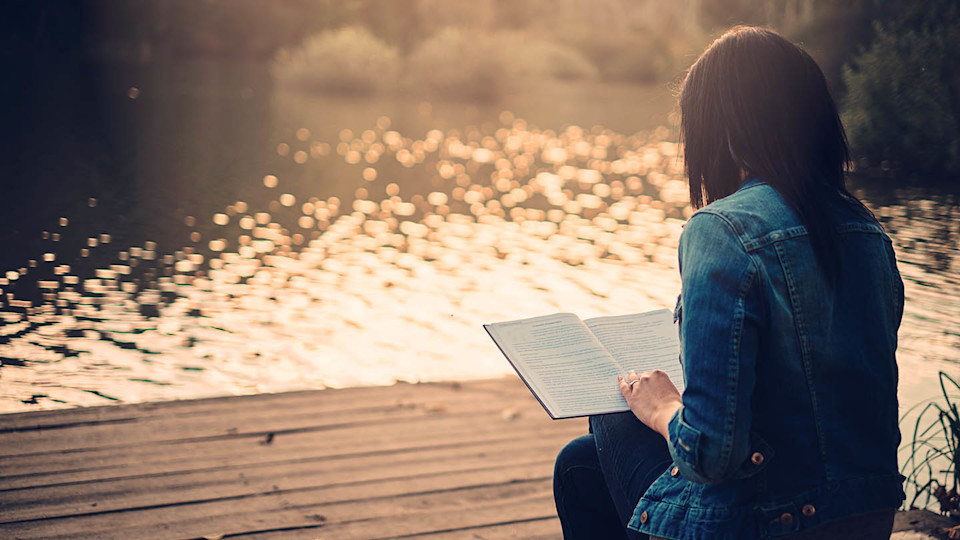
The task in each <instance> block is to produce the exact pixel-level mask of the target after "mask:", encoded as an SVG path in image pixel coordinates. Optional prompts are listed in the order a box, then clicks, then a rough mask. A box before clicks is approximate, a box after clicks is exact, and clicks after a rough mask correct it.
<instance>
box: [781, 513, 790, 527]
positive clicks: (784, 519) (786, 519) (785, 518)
mask: <svg viewBox="0 0 960 540" xmlns="http://www.w3.org/2000/svg"><path fill="white" fill-rule="evenodd" d="M780 524H781V525H783V526H784V527H789V526H791V525H793V514H791V513H790V512H784V513H783V514H781V515H780Z"/></svg>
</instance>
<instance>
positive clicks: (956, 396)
mask: <svg viewBox="0 0 960 540" xmlns="http://www.w3.org/2000/svg"><path fill="white" fill-rule="evenodd" d="M940 390H941V392H942V396H938V397H937V398H932V400H926V401H924V402H921V403H919V404H917V405H915V406H913V407H911V408H910V409H909V410H908V411H907V412H906V413H905V414H904V416H903V417H902V418H901V419H900V421H901V423H902V422H904V421H905V420H906V418H907V417H908V416H909V415H911V414H912V413H913V412H914V411H916V410H917V409H919V411H920V412H919V414H918V416H917V419H916V422H915V423H914V428H913V439H912V440H911V441H910V447H909V456H908V457H907V459H906V461H905V462H904V464H903V467H902V469H901V473H903V475H904V476H906V477H907V478H906V485H907V487H908V488H913V491H914V495H913V498H912V499H911V500H910V504H909V505H907V508H915V507H917V502H918V501H920V499H921V498H922V497H924V496H925V498H924V500H923V504H922V506H923V507H924V508H929V507H930V505H931V502H932V501H933V500H936V501H937V502H938V503H939V505H940V508H939V510H940V513H941V514H948V515H954V516H956V515H957V514H958V513H960V507H958V503H960V498H958V488H960V477H958V470H960V452H958V448H960V408H958V400H960V384H958V383H957V381H956V380H955V379H954V378H953V377H951V376H949V375H947V374H946V373H945V372H943V371H941V372H940ZM941 397H942V401H940V398H941ZM934 400H936V401H934Z"/></svg>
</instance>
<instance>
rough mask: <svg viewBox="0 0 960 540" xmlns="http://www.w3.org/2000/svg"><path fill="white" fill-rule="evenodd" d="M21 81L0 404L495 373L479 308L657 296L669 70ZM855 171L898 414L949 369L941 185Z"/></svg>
mask: <svg viewBox="0 0 960 540" xmlns="http://www.w3.org/2000/svg"><path fill="white" fill-rule="evenodd" d="M25 88H26V89H25V90H23V92H22V94H21V95H20V99H21V103H19V106H18V107H16V108H15V110H14V112H13V113H12V114H13V117H12V118H13V120H12V121H11V122H9V123H8V127H9V128H10V129H11V133H10V134H9V136H8V137H7V139H8V140H9V144H7V145H6V148H5V149H4V153H3V155H2V157H3V164H4V165H3V170H4V172H5V180H4V182H5V184H6V187H5V195H6V196H5V197H4V201H3V216H2V223H3V227H4V231H5V232H6V234H5V235H3V238H0V247H2V251H0V253H3V255H2V259H0V289H2V299H0V362H2V367H0V412H14V411H27V410H38V409H47V408H57V407H72V406H82V405H100V404H109V403H115V402H136V401H146V400H166V399H181V398H191V397H201V396H212V395H224V394H244V393H255V392H275V391H283V390H294V389H304V388H324V387H343V386H356V385H371V384H389V383H391V382H394V381H397V380H404V381H428V380H450V379H470V378H480V377H491V376H498V375H502V374H506V373H510V372H511V370H510V367H509V365H508V364H507V362H506V361H505V360H504V359H503V358H502V356H501V355H500V353H499V352H498V350H497V349H496V347H495V346H494V345H493V343H492V342H491V341H490V340H489V338H488V337H487V336H486V334H485V333H484V331H483V330H482V328H481V324H482V323H486V322H493V321H500V320H507V319H515V318H521V317H527V316H534V315H541V314H546V313H552V312H556V311H572V312H576V313H578V314H579V315H581V316H583V317H589V316H596V315H612V314H623V313H631V312H636V311H642V310H649V309H654V308H658V307H672V306H673V303H674V301H675V299H676V295H677V293H678V289H679V279H678V276H677V271H676V244H677V238H678V236H679V233H680V227H681V224H682V223H683V220H684V219H685V218H686V217H687V216H688V215H689V213H690V209H689V207H688V205H687V203H686V201H687V194H686V188H685V182H684V179H683V176H682V166H681V163H680V162H679V160H678V159H677V145H676V144H675V142H676V136H675V134H674V133H672V132H671V131H670V130H669V129H666V128H662V127H661V128H658V127H657V126H661V125H669V124H670V120H671V118H670V113H671V111H672V108H673V98H672V97H671V93H670V91H669V89H668V87H666V86H663V87H652V88H637V87H629V86H622V87H617V86H609V85H599V84H586V83H585V84H563V85H543V86H542V87H539V88H530V89H526V90H524V91H523V92H520V93H518V94H516V95H511V96H506V97H505V98H504V99H503V100H502V101H500V102H497V103H492V104H486V105H476V104H471V103H464V102H459V101H456V99H455V96H452V97H451V99H446V100H436V99H434V100H432V101H428V100H423V99H416V98H411V97H409V96H407V97H391V96H378V97H367V98H349V97H320V96H305V95H301V94H297V93H294V92H288V91H283V90H280V89H275V88H273V87H272V85H271V82H270V79H269V77H268V76H267V75H266V71H265V70H264V69H263V67H262V66H224V65H217V64H209V65H189V66H183V65H180V66H132V67H131V66H127V67H124V68H122V69H121V68H117V67H105V66H70V67H69V68H64V69H62V70H59V71H56V72H51V73H43V74H38V75H35V76H34V77H32V78H30V79H29V81H28V84H26V85H25ZM853 187H854V190H855V192H856V193H857V195H858V196H860V197H861V198H863V199H864V200H865V201H866V202H867V203H868V206H870V208H871V209H873V211H874V212H875V213H876V214H877V215H878V217H879V218H880V219H881V221H882V222H883V223H884V225H885V226H886V227H887V228H888V230H889V231H890V233H891V234H892V236H893V237H894V239H895V242H896V250H897V255H898V258H899V260H900V269H901V273H902V275H903V278H904V282H905V287H906V296H907V304H906V310H905V314H904V320H903V325H902V328H901V332H900V349H899V356H898V357H899V363H900V375H901V402H902V405H903V407H904V409H905V408H906V407H907V406H909V405H912V404H916V403H918V402H920V401H921V400H923V399H924V398H928V397H933V396H935V395H936V394H937V393H938V392H939V387H938V385H937V372H938V371H940V370H946V371H948V372H950V373H958V372H960V250H958V235H960V219H958V218H960V208H958V194H957V193H956V192H955V191H950V190H949V189H942V188H936V187H925V188H924V187H906V186H903V185H897V184H893V183H886V184H879V183H876V182H873V183H862V185H859V184H858V185H855V186H853Z"/></svg>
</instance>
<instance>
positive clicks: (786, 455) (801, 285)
mask: <svg viewBox="0 0 960 540" xmlns="http://www.w3.org/2000/svg"><path fill="white" fill-rule="evenodd" d="M831 206H832V208H833V209H834V210H835V214H834V215H835V216H836V218H837V223H838V227H837V231H836V233H837V235H838V238H839V240H840V247H841V251H842V256H841V275H840V277H839V280H838V282H837V283H836V284H835V286H834V288H833V289H832V291H833V292H831V288H830V287H829V286H828V285H827V284H826V282H825V277H824V275H823V273H822V272H821V271H820V270H819V267H818V265H817V263H816V259H815V257H814V254H813V250H812V247H811V244H810V242H809V240H808V238H807V232H806V229H804V227H803V226H802V225H801V224H800V221H799V220H798V218H797V217H796V214H795V213H794V212H793V211H792V210H791V209H790V207H789V206H787V204H786V203H785V202H784V200H783V199H782V198H781V197H780V195H779V194H778V193H777V191H776V190H775V189H774V188H772V187H771V186H769V185H768V184H766V183H764V182H763V181H761V180H757V179H748V180H747V181H746V182H744V184H743V185H742V186H741V187H740V189H739V190H738V191H737V192H736V193H734V194H732V195H730V196H728V197H725V198H723V199H721V200H719V201H716V202H714V203H712V204H710V205H707V206H706V207H704V208H702V209H701V210H700V211H698V212H697V213H695V214H694V215H693V216H692V217H691V218H690V220H689V222H688V223H687V224H686V226H685V228H684V231H683V234H682V235H681V238H680V276H681V281H682V286H683V289H682V293H681V297H680V299H678V302H677V309H676V318H677V320H678V322H679V327H680V343H681V359H682V361H683V366H684V376H685V379H686V389H685V390H684V393H683V407H682V408H681V409H680V410H679V411H678V412H677V414H676V415H674V417H673V418H672V419H671V421H670V425H669V431H670V433H669V434H670V439H669V441H668V446H669V449H670V454H671V456H672V457H673V460H674V463H673V465H672V466H671V467H670V468H669V469H668V470H667V471H666V472H664V474H663V475H661V476H660V477H659V478H658V479H657V480H656V481H654V483H653V484H652V485H651V486H650V488H649V489H648V490H647V492H646V493H645V494H644V496H643V498H641V500H640V502H639V503H638V504H637V507H636V510H635V512H634V514H633V518H632V519H631V521H630V523H629V526H630V528H632V529H636V530H639V531H641V532H644V533H648V534H651V535H654V536H661V537H665V538H672V539H698V540H700V539H711V540H712V539H727V538H729V539H737V540H750V539H754V538H775V537H778V536H782V535H787V534H790V533H794V532H798V531H801V530H805V529H808V528H810V527H815V526H817V525H821V524H824V523H826V522H828V521H831V520H835V519H839V518H842V517H846V516H851V515H855V514H862V513H866V512H870V511H874V510H881V509H892V508H896V507H897V506H899V505H900V503H901V501H902V500H903V498H904V493H903V488H902V482H903V477H902V476H901V475H900V474H899V470H898V466H897V447H898V445H899V443H900V431H899V428H898V425H897V417H898V410H897V365H896V359H895V356H894V353H895V350H896V347H897V328H898V326H899V324H900V318H901V316H902V313H903V284H902V282H901V280H900V275H899V273H898V271H897V267H896V260H895V259H894V253H893V248H892V246H891V242H890V238H889V237H888V236H887V235H886V233H885V232H884V231H883V229H882V228H881V226H880V225H879V224H878V223H877V222H876V220H875V219H874V218H873V217H872V216H871V215H869V212H867V211H866V210H865V209H862V208H861V209H859V210H858V209H856V208H855V206H854V205H850V204H839V203H836V204H832V205H831Z"/></svg>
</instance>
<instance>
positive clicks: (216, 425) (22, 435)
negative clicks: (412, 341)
mask: <svg viewBox="0 0 960 540" xmlns="http://www.w3.org/2000/svg"><path fill="white" fill-rule="evenodd" d="M435 397H436V398H437V399H440V400H439V401H435V402H433V403H430V402H420V403H413V404H410V405H401V406H389V405H387V404H386V403H382V404H374V405H372V406H369V407H363V408H356V409H354V410H353V411H346V410H340V411H337V413H336V414H334V413H324V412H323V411H316V410H309V409H308V410H303V411H299V410H298V411H294V412H290V411H289V409H285V410H284V411H285V412H276V413H274V414H273V415H256V414H250V415H244V414H242V413H241V412H239V411H237V412H234V414H233V415H231V416H222V417H221V416H216V415H214V416H206V417H203V418H202V419H195V420H193V421H189V422H184V421H183V420H182V419H180V418H167V419H164V420H162V421H161V420H158V419H154V421H143V422H133V423H129V424H110V423H108V424H95V425H78V426H71V427H65V428H62V429H57V430H53V431H47V430H34V431H21V432H12V433H10V432H8V433H4V434H0V448H3V449H4V450H3V451H4V453H5V455H8V456H9V455H24V454H49V453H61V452H64V451H68V450H72V451H75V450H83V449H87V448H97V447H100V448H102V447H107V446H111V447H116V446H125V445H140V444H144V443H148V442H151V443H152V442H162V441H174V440H180V439H198V438H211V437H213V438H216V437H228V436H246V437H258V436H263V435H265V434H266V433H268V432H286V433H290V432H295V431H303V430H312V431H317V430H324V429H331V428H334V427H339V426H345V425H350V424H372V423H378V422H380V423H382V422H384V421H391V422H398V421H408V420H410V419H411V418H416V417H419V416H422V415H425V414H431V413H432V412H434V411H441V410H442V411H445V412H447V413H449V414H456V413H462V414H465V415H469V414H477V413H479V412H483V411H493V410H501V409H502V408H503V407H504V406H508V405H517V404H523V403H525V401H508V402H504V401H499V400H497V401H494V400H490V399H478V398H477V397H476V396H472V395H469V393H464V392H449V393H444V394H442V395H437V396H435ZM394 402H395V401H394ZM121 425H122V426H123V429H119V426H121ZM14 443H15V444H14Z"/></svg>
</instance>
